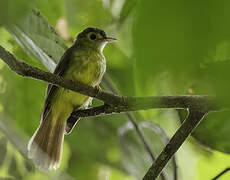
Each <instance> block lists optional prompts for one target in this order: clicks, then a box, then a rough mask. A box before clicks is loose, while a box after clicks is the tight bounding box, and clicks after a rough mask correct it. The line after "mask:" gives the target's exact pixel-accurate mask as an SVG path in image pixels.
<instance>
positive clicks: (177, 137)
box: [143, 109, 208, 180]
mask: <svg viewBox="0 0 230 180" xmlns="http://www.w3.org/2000/svg"><path fill="white" fill-rule="evenodd" d="M207 113H208V112H207V111H200V110H199V109H190V110H189V115H188V117H187V119H186V120H185V121H184V122H183V123H182V125H181V127H180V128H179V129H178V130H177V132H176V133H175V134H174V136H173V137H172V138H171V139H170V141H169V143H168V144H167V145H166V147H165V148H164V149H163V151H162V152H161V153H160V155H159V156H158V157H157V159H156V161H155V162H154V163H153V164H152V166H151V167H150V169H149V170H148V172H147V173H146V174H145V176H144V177H143V180H153V179H156V178H157V177H158V175H159V174H160V173H161V171H162V169H163V168H164V167H165V166H166V165H167V163H168V162H169V160H170V159H171V158H172V156H173V155H174V154H175V153H176V152H177V150H178V149H179V148H180V147H181V145H182V144H183V143H184V141H185V140H186V139H187V138H188V136H189V135H190V134H191V133H192V131H193V130H194V129H195V128H196V127H197V125H198V124H199V123H200V121H201V120H202V119H203V117H204V116H205V115H206V114H207Z"/></svg>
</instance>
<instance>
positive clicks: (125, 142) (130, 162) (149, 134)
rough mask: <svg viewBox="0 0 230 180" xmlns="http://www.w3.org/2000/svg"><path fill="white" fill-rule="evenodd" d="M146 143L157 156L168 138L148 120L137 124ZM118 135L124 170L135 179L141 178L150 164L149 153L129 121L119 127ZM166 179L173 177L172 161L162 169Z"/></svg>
mask: <svg viewBox="0 0 230 180" xmlns="http://www.w3.org/2000/svg"><path fill="white" fill-rule="evenodd" d="M138 126H139V128H140V129H141V131H142V133H143V135H144V137H145V139H146V141H147V143H148V144H149V145H150V148H151V151H152V152H153V153H154V156H155V157H157V155H159V153H160V152H161V150H162V149H163V147H164V146H165V144H166V143H167V142H168V138H167V136H166V134H165V133H164V131H163V130H162V129H161V128H160V126H158V125H156V124H155V123H153V122H150V121H143V122H141V123H139V124H138ZM119 137H120V143H121V148H122V162H123V164H124V167H125V168H126V170H127V171H128V172H129V173H130V174H132V175H134V176H135V177H136V178H137V179H141V178H142V177H143V176H144V175H145V173H146V172H147V170H148V169H149V167H150V166H151V165H152V160H151V158H150V156H149V154H148V153H147V152H146V150H145V149H144V147H143V144H142V143H141V142H140V139H139V137H138V136H137V134H136V131H135V130H134V129H133V126H132V124H131V123H130V122H128V123H126V124H125V125H124V126H122V127H121V128H120V129H119ZM164 175H165V176H166V179H173V167H172V161H170V162H169V164H168V165H167V166H166V169H165V170H164Z"/></svg>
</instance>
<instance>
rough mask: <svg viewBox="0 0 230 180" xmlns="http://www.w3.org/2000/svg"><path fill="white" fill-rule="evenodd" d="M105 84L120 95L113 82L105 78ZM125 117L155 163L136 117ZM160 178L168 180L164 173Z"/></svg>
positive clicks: (130, 115) (128, 114)
mask: <svg viewBox="0 0 230 180" xmlns="http://www.w3.org/2000/svg"><path fill="white" fill-rule="evenodd" d="M103 84H104V85H105V86H106V87H107V89H108V90H110V91H111V92H112V93H114V94H118V93H117V90H116V88H115V87H114V85H113V84H112V83H111V81H110V80H109V79H108V78H107V77H106V76H105V77H104V79H103ZM125 116H126V117H127V119H128V120H129V121H130V122H131V123H132V125H133V127H134V129H135V131H136V133H137V135H138V137H139V138H140V141H141V142H142V144H143V146H144V148H145V150H146V152H147V153H148V154H149V156H150V157H151V159H152V162H154V161H155V156H154V154H153V152H152V151H151V148H150V146H149V144H148V143H147V141H146V139H145V137H144V135H143V134H142V132H141V130H140V128H139V126H138V124H137V123H136V121H135V117H134V116H133V114H132V113H130V112H127V113H125ZM160 177H161V179H162V180H166V177H165V176H164V173H161V174H160Z"/></svg>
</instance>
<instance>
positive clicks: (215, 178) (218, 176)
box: [212, 167, 230, 180]
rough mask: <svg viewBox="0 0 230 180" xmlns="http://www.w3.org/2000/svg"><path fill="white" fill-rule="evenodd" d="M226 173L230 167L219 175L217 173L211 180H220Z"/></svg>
mask: <svg viewBox="0 0 230 180" xmlns="http://www.w3.org/2000/svg"><path fill="white" fill-rule="evenodd" d="M228 171H230V167H228V168H226V169H225V170H223V171H222V172H221V173H219V174H218V175H217V176H216V177H214V178H213V179H212V180H217V179H218V178H220V177H221V176H223V175H224V174H225V173H227V172H228Z"/></svg>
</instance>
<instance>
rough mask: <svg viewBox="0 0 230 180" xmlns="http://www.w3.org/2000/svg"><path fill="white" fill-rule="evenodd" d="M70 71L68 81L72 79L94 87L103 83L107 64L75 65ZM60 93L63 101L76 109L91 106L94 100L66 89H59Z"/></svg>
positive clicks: (99, 62) (98, 62)
mask: <svg viewBox="0 0 230 180" xmlns="http://www.w3.org/2000/svg"><path fill="white" fill-rule="evenodd" d="M69 71H70V73H67V74H68V76H66V77H65V78H66V79H72V80H73V81H77V82H82V83H84V84H87V85H89V86H93V87H94V86H96V85H99V83H100V82H101V79H102V76H103V74H104V72H105V63H104V62H103V61H102V62H101V61H96V62H92V61H91V62H89V63H86V64H85V65H84V64H83V65H82V66H81V67H79V66H78V67H76V66H74V65H73V66H72V67H71V69H70V70H69ZM59 91H60V95H61V97H60V99H61V101H62V102H65V103H68V104H70V105H71V106H72V107H73V108H74V109H76V108H85V107H88V105H89V104H91V101H92V98H90V97H89V96H85V95H82V94H80V93H77V92H74V91H71V90H68V89H64V88H59ZM61 101H60V102H61Z"/></svg>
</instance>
